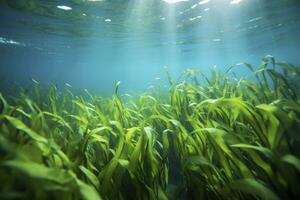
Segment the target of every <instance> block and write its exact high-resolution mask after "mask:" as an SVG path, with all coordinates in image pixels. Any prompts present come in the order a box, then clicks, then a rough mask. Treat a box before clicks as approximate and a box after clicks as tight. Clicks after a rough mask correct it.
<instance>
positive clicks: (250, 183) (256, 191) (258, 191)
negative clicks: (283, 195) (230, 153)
mask: <svg viewBox="0 0 300 200" xmlns="http://www.w3.org/2000/svg"><path fill="white" fill-rule="evenodd" d="M230 191H240V192H242V193H245V194H248V195H252V196H257V197H259V198H260V199H262V200H279V197H278V196H277V195H276V194H275V193H274V192H273V191H272V190H270V189H269V188H268V187H266V186H265V185H264V184H263V183H261V182H259V181H257V180H255V179H250V178H247V179H241V180H235V181H232V182H230V183H228V184H227V185H226V186H225V187H224V188H223V189H222V190H221V194H223V195H224V196H225V197H229V196H230V195H229V193H230Z"/></svg>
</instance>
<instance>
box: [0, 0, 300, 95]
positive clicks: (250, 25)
mask: <svg viewBox="0 0 300 200" xmlns="http://www.w3.org/2000/svg"><path fill="white" fill-rule="evenodd" d="M299 35H300V1H299V0H241V1H240V0H202V1H200V0H197V1H194V0H190V1H182V2H177V3H170V2H169V3H168V2H166V1H162V0H93V1H92V0H70V1H59V0H49V1H46V0H43V1H41V0H0V55H1V57H0V58H1V61H0V81H1V85H2V86H1V87H4V88H5V87H11V86H12V85H22V86H24V85H27V84H29V83H30V82H31V79H32V78H33V79H35V80H37V81H39V82H40V83H41V84H48V83H50V82H52V83H55V84H57V85H64V84H65V83H68V84H70V85H72V86H73V87H74V88H78V89H89V90H93V91H99V92H103V93H106V92H110V91H112V88H113V82H114V81H121V82H122V90H129V91H140V90H145V89H146V88H148V87H149V86H151V85H155V84H162V85H163V84H165V83H166V81H165V80H166V76H165V71H164V66H167V67H168V70H169V71H170V73H171V74H172V75H173V76H174V77H177V76H179V74H180V73H182V72H183V71H184V70H186V69H187V68H192V69H200V70H202V71H203V72H205V73H206V72H208V71H209V69H210V67H211V66H214V65H216V67H217V69H218V70H220V71H222V70H225V69H227V68H228V67H230V66H231V65H234V64H236V63H239V62H247V63H251V64H253V65H254V66H255V65H258V64H259V62H260V59H261V58H262V57H263V56H265V55H273V56H274V57H275V58H276V59H277V60H280V61H286V62H289V63H293V64H295V65H299V63H300V56H299V51H300V37H299ZM244 74H245V73H244V72H243V71H240V76H243V75H244Z"/></svg>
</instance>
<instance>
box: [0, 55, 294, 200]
mask: <svg viewBox="0 0 300 200" xmlns="http://www.w3.org/2000/svg"><path fill="white" fill-rule="evenodd" d="M242 67H245V68H247V70H249V74H251V77H252V78H249V79H236V78H235V76H234V71H235V69H236V68H242ZM167 77H168V80H169V83H170V84H169V85H170V87H169V89H168V90H167V91H164V90H160V89H150V90H148V91H146V92H145V93H141V94H138V95H133V96H129V95H127V96H124V95H121V94H119V92H118V89H119V87H121V86H122V85H120V84H119V83H116V84H115V90H114V94H113V96H112V97H111V98H110V97H103V96H99V95H94V94H90V93H89V92H88V91H85V93H84V94H83V95H76V94H74V93H73V92H72V91H71V90H72V89H71V88H70V87H68V86H66V87H65V88H63V89H58V88H56V87H55V86H54V85H50V86H49V87H48V89H47V90H45V89H41V86H40V84H39V83H38V82H36V81H35V82H34V83H33V85H32V87H31V88H30V89H26V90H25V89H19V90H18V91H15V92H14V93H7V92H6V93H5V92H3V93H2V94H1V95H0V132H1V134H0V180H1V181H0V199H65V200H68V199H85V200H99V199H106V200H114V199H124V200H125V199H128V200H129V199H130V200H132V199H141V200H148V199H149V200H155V199H158V200H166V199H174V200H175V199H197V200H202V199H262V200H276V199H298V198H299V197H300V191H299V181H300V179H299V171H300V159H299V156H300V151H299V150H300V149H299V148H300V137H299V130H300V101H299V98H300V90H299V88H300V84H299V80H300V79H299V78H300V70H299V68H298V67H296V66H294V65H292V64H286V63H278V62H276V61H275V59H274V58H273V57H271V56H267V57H265V58H263V59H262V62H261V65H260V66H259V67H253V66H251V65H250V64H247V63H244V64H243V65H241V64H240V65H238V66H234V67H231V68H229V69H228V70H227V71H225V72H218V71H217V70H215V69H212V70H211V75H210V76H205V75H204V74H203V73H201V71H198V70H186V71H185V72H184V73H183V74H182V76H181V78H180V79H179V80H174V79H172V77H171V76H170V75H169V74H168V72H167Z"/></svg>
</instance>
